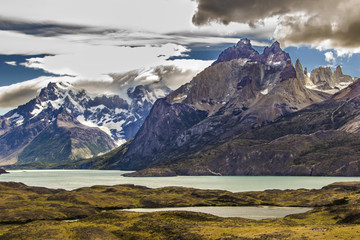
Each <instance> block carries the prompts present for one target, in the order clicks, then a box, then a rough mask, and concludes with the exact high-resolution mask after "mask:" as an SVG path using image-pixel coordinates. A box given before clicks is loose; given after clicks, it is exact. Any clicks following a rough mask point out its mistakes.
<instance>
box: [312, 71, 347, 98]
mask: <svg viewBox="0 0 360 240" xmlns="http://www.w3.org/2000/svg"><path fill="white" fill-rule="evenodd" d="M310 79H311V84H312V85H314V86H315V87H316V88H317V89H318V90H322V91H335V92H336V91H338V90H339V89H343V88H345V87H347V86H348V85H349V84H350V83H352V82H353V81H354V79H353V78H352V77H350V76H348V75H344V74H343V72H342V69H341V67H340V66H338V67H337V68H336V70H335V72H334V73H333V72H332V70H331V68H330V67H319V68H316V69H314V70H313V71H311V75H310Z"/></svg>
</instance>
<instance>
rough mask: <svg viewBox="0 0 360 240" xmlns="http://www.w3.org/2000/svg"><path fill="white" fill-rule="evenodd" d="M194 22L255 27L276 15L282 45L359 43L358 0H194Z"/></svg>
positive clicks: (347, 45) (359, 9)
mask: <svg viewBox="0 0 360 240" xmlns="http://www.w3.org/2000/svg"><path fill="white" fill-rule="evenodd" d="M196 2H197V3H198V9H197V12H196V13H195V14H194V16H193V19H192V20H193V23H194V24H195V25H198V26H200V25H205V24H208V23H210V22H220V23H223V24H229V23H230V22H238V23H246V24H248V25H249V26H251V27H253V28H256V27H257V26H258V25H261V24H263V22H264V20H265V19H268V18H271V17H277V18H278V20H279V25H278V28H277V31H276V34H275V37H277V38H278V39H279V40H280V41H282V43H284V44H285V45H292V44H302V43H305V44H313V43H320V42H322V41H325V40H329V41H330V42H331V43H330V44H331V46H332V47H348V48H356V47H360V41H359V39H360V21H359V20H358V19H359V18H358V13H359V12H360V4H359V1H358V0H347V1H338V0H318V1H313V0H302V1H299V0H272V1H269V0H196Z"/></svg>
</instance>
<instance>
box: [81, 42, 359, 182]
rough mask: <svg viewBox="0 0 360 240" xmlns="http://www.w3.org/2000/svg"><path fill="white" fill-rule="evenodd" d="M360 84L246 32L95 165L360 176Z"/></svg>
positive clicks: (156, 171) (146, 171)
mask: <svg viewBox="0 0 360 240" xmlns="http://www.w3.org/2000/svg"><path fill="white" fill-rule="evenodd" d="M353 81H354V79H353V78H351V77H350V76H347V75H344V74H343V73H342V70H341V68H340V67H338V68H337V69H336V71H335V72H334V73H333V72H332V71H331V69H330V68H319V69H315V70H313V71H312V73H311V74H308V73H307V70H306V69H305V70H304V69H303V67H302V66H301V63H300V61H297V62H296V64H295V66H294V65H293V63H292V61H291V58H290V56H289V54H288V53H286V52H284V51H283V50H282V49H281V48H280V45H279V43H278V42H275V43H273V44H272V46H270V47H268V48H265V49H264V52H263V53H262V54H259V53H258V52H257V51H256V50H254V49H253V48H252V46H251V44H250V41H249V40H247V39H242V40H240V41H239V43H238V44H237V45H235V46H233V47H231V48H229V49H226V50H225V51H224V52H223V53H221V54H220V56H219V58H218V59H217V60H216V61H215V62H214V63H213V64H212V65H211V66H210V67H208V68H206V69H205V70H204V71H202V72H201V73H199V74H198V75H197V76H196V77H195V78H194V79H193V80H192V81H191V82H190V83H188V84H185V85H183V86H182V87H180V88H179V89H177V90H175V91H174V92H172V93H171V94H169V95H168V96H167V97H166V98H163V99H159V100H158V101H156V102H155V104H154V106H153V108H152V110H151V112H150V114H149V116H148V117H147V119H146V120H145V122H144V124H143V126H142V127H141V128H140V130H139V132H138V133H137V134H136V136H135V138H134V139H133V140H132V141H131V142H128V143H127V144H126V145H124V146H122V147H121V148H119V149H118V150H117V151H113V152H112V153H110V154H109V155H108V156H107V157H106V158H102V159H93V160H90V161H88V162H87V163H86V165H87V166H90V167H91V166H102V168H107V167H110V168H113V169H123V170H142V169H143V170H142V171H140V172H138V173H136V174H133V175H140V176H147V175H150V176H151V175H176V174H181V175H358V174H359V170H360V165H359V161H358V160H357V159H358V157H359V156H360V155H359V154H360V153H359V152H358V149H359V148H358V143H360V142H359V140H358V127H357V126H358V125H357V124H358V121H359V118H358V114H359V102H360V98H359V95H358V94H357V92H356V89H355V90H354V86H356V84H358V83H357V82H355V83H353V85H350V86H349V87H346V86H348V85H349V84H351V83H352V82H353ZM357 81H358V80H357ZM340 89H343V90H341V92H339V91H340ZM334 92H335V93H337V94H336V95H333V93H334ZM344 93H346V94H344ZM340 96H344V97H340ZM345 96H351V98H349V97H345ZM99 161H101V162H102V164H99ZM104 163H105V164H104Z"/></svg>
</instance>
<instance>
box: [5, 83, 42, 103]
mask: <svg viewBox="0 0 360 240" xmlns="http://www.w3.org/2000/svg"><path fill="white" fill-rule="evenodd" d="M37 90H38V89H37V88H36V87H31V86H23V87H19V88H13V89H10V90H8V91H6V92H3V93H1V94H0V108H12V107H17V106H19V105H20V104H24V103H25V102H27V101H28V100H29V99H32V98H34V97H35V96H36V95H37Z"/></svg>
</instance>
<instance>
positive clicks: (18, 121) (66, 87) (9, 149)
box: [0, 82, 170, 166]
mask: <svg viewBox="0 0 360 240" xmlns="http://www.w3.org/2000/svg"><path fill="white" fill-rule="evenodd" d="M169 92H170V89H168V88H166V87H164V86H161V87H159V86H158V85H156V84H149V85H145V86H143V85H138V86H136V87H133V88H129V89H128V90H127V99H126V100H125V99H122V98H120V97H119V96H117V95H114V96H106V95H101V96H91V94H89V93H87V92H86V91H85V90H83V89H77V88H76V87H74V86H72V85H71V84H70V83H62V82H60V83H49V84H48V86H47V87H45V88H43V89H42V90H41V92H40V93H39V95H38V96H37V97H36V98H34V99H32V100H31V101H29V102H28V103H26V104H25V105H22V106H19V107H18V108H16V109H14V110H12V111H10V112H8V113H7V114H5V115H4V116H1V117H0V149H2V151H1V152H0V163H1V165H7V164H14V163H17V164H33V163H37V164H39V163H44V164H45V166H46V164H49V163H52V164H55V163H62V162H66V161H73V160H77V159H84V158H89V157H92V156H96V155H98V154H101V153H105V152H107V151H109V150H112V149H114V148H115V147H116V146H119V145H121V144H122V143H124V142H126V141H127V140H129V139H131V138H133V137H134V135H135V134H136V132H137V131H138V129H139V128H140V126H141V125H142V123H143V121H144V119H145V118H146V116H147V115H148V114H149V112H150V109H151V107H152V104H153V103H154V102H155V100H156V99H157V98H160V97H164V96H166V95H167V94H168V93H169Z"/></svg>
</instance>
